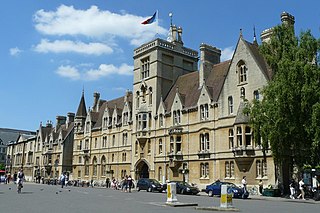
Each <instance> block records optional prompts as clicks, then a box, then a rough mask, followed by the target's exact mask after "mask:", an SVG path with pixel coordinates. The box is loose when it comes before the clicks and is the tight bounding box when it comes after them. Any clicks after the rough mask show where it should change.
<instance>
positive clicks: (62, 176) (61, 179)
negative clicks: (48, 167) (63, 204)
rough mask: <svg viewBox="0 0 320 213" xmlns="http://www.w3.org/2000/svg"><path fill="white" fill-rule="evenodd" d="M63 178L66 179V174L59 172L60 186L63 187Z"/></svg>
mask: <svg viewBox="0 0 320 213" xmlns="http://www.w3.org/2000/svg"><path fill="white" fill-rule="evenodd" d="M65 180H66V176H65V174H64V173H62V174H61V176H60V184H61V188H63V186H64V184H65Z"/></svg>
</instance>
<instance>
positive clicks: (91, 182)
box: [90, 179, 93, 188]
mask: <svg viewBox="0 0 320 213" xmlns="http://www.w3.org/2000/svg"><path fill="white" fill-rule="evenodd" d="M90 184H91V187H92V188H93V179H91V181H90Z"/></svg>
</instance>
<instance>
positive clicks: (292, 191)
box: [289, 179, 296, 199]
mask: <svg viewBox="0 0 320 213" xmlns="http://www.w3.org/2000/svg"><path fill="white" fill-rule="evenodd" d="M295 186H296V183H295V181H294V179H292V180H291V182H290V184H289V187H290V198H291V199H295V194H296V189H295Z"/></svg>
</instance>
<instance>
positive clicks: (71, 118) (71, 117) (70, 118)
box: [67, 112, 75, 128]
mask: <svg viewBox="0 0 320 213" xmlns="http://www.w3.org/2000/svg"><path fill="white" fill-rule="evenodd" d="M74 116H75V114H74V113H73V112H68V114H67V128H68V127H69V125H70V124H71V123H72V122H74Z"/></svg>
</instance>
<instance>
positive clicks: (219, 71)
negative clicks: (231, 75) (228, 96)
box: [206, 60, 231, 101]
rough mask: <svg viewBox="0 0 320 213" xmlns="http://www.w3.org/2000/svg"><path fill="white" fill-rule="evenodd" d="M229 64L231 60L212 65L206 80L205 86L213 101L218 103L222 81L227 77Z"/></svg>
mask: <svg viewBox="0 0 320 213" xmlns="http://www.w3.org/2000/svg"><path fill="white" fill-rule="evenodd" d="M230 63H231V60H228V61H224V62H221V63H219V64H216V65H214V66H213V68H212V70H211V72H210V74H209V76H208V79H206V85H207V88H208V91H209V92H210V94H211V97H212V99H213V101H218V98H219V95H220V92H221V89H222V87H223V84H224V80H225V78H226V77H227V73H228V70H229V67H230Z"/></svg>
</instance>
